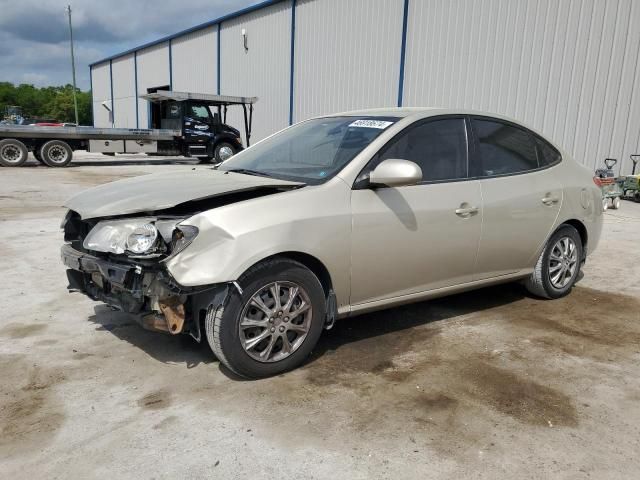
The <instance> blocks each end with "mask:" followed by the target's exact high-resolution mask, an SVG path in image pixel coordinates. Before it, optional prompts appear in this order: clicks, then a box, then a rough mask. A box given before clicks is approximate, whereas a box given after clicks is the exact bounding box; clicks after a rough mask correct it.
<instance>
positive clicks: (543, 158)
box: [536, 138, 562, 167]
mask: <svg viewBox="0 0 640 480" xmlns="http://www.w3.org/2000/svg"><path fill="white" fill-rule="evenodd" d="M536 144H537V145H538V162H540V166H541V167H548V166H549V165H555V164H556V163H558V162H560V160H562V156H561V155H560V152H559V151H558V150H556V149H555V148H553V147H552V146H551V145H550V144H549V142H545V141H544V140H542V139H541V138H536Z"/></svg>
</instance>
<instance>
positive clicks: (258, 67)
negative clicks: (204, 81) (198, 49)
mask: <svg viewBox="0 0 640 480" xmlns="http://www.w3.org/2000/svg"><path fill="white" fill-rule="evenodd" d="M243 29H244V30H245V32H246V34H247V46H248V50H246V51H245V48H244V42H243V39H242V30H243ZM220 46H221V55H220V62H221V66H220V73H221V78H220V88H221V90H220V93H222V94H223V95H240V96H248V97H258V98H259V100H258V102H257V103H256V104H255V105H254V116H253V119H254V120H253V132H252V141H253V142H256V141H258V140H261V139H262V138H264V137H266V136H268V135H270V134H272V133H274V132H276V131H278V130H280V129H282V128H284V127H286V126H287V125H288V124H289V83H290V58H291V51H290V47H291V2H282V3H279V4H276V5H273V6H270V7H267V8H264V9H261V10H258V11H256V12H252V13H249V14H247V15H243V16H241V17H239V18H235V19H233V20H230V21H227V22H224V23H223V24H222V29H221V30H220ZM227 122H228V123H229V124H231V125H233V126H235V127H236V128H238V129H239V130H240V131H243V129H244V120H243V116H242V110H241V109H240V108H237V107H230V108H229V111H228V117H227ZM243 139H244V134H243ZM244 140H245V141H246V139H244Z"/></svg>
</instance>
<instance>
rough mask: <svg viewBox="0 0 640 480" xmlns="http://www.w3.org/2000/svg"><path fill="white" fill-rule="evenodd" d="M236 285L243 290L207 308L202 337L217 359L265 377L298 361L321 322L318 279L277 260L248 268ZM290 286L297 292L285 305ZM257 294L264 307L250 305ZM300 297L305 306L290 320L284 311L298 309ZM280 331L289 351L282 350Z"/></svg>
mask: <svg viewBox="0 0 640 480" xmlns="http://www.w3.org/2000/svg"><path fill="white" fill-rule="evenodd" d="M275 282H278V283H277V285H278V287H277V288H278V291H279V295H278V297H280V301H281V305H282V308H280V309H277V308H274V307H277V305H274V303H275V301H274V298H275V297H274V296H273V295H271V293H270V291H269V286H273V284H274V283H275ZM238 283H239V285H240V286H241V288H242V292H243V293H242V294H240V293H239V291H238V290H237V289H235V288H234V289H232V290H231V291H230V293H229V297H228V298H227V302H226V304H225V305H224V306H220V307H219V308H218V309H217V310H210V311H209V312H208V314H207V316H206V319H205V332H206V334H207V340H208V341H209V345H210V346H211V349H212V350H213V353H214V354H215V355H216V357H217V358H218V360H220V362H221V363H223V364H224V365H225V366H226V367H227V368H228V369H229V370H231V371H232V372H234V373H235V374H237V375H239V376H241V377H245V378H264V377H270V376H272V375H277V374H280V373H283V372H286V371H288V370H291V369H293V368H295V367H298V366H299V365H300V364H302V363H303V362H304V361H305V359H306V358H307V357H308V356H309V354H310V353H311V351H312V350H313V348H314V347H315V345H316V343H317V342H318V339H319V338H320V334H321V333H322V329H323V326H324V321H325V314H326V300H325V295H324V290H323V288H322V285H321V284H320V281H319V280H318V278H317V277H316V276H315V275H314V274H313V273H312V272H311V271H310V270H309V269H307V268H306V267H305V266H304V265H302V264H300V263H298V262H295V261H292V260H288V259H283V258H280V259H278V258H276V259H272V260H267V261H265V262H262V263H260V264H258V265H256V266H254V267H252V268H250V269H249V270H248V271H247V272H246V273H245V274H243V275H242V277H241V278H240V280H239V281H238ZM295 286H297V287H298V289H299V290H298V291H297V294H296V296H294V302H293V305H292V306H291V308H290V309H288V308H287V301H288V300H289V299H290V297H289V295H290V293H291V291H292V289H293V288H294V287H295ZM261 294H263V295H261ZM256 296H258V297H259V298H260V299H261V300H262V302H263V303H262V307H266V309H263V308H256V307H254V304H253V303H252V300H253V299H254V298H255V297H256ZM303 300H304V301H305V303H306V304H307V305H310V308H309V309H307V310H306V311H304V312H302V313H300V314H299V315H296V316H294V317H292V318H289V317H288V316H287V312H288V311H292V310H293V311H295V310H296V309H298V308H300V307H302V305H303V304H302V301H303ZM278 311H279V312H280V314H279V315H278V313H277V312H278ZM267 312H269V315H267ZM241 318H242V319H243V320H245V321H244V322H243V324H244V325H243V326H241V322H240V320H241ZM294 322H295V323H294ZM294 327H295V328H294ZM302 331H306V333H302ZM285 335H286V338H287V344H288V345H289V346H290V353H289V352H286V351H285V348H284V346H285V345H284V336H285ZM260 338H261V339H262V340H259V339H260ZM274 338H275V339H274ZM251 340H253V342H251ZM250 343H253V345H252V346H249V344H250ZM245 347H246V348H245Z"/></svg>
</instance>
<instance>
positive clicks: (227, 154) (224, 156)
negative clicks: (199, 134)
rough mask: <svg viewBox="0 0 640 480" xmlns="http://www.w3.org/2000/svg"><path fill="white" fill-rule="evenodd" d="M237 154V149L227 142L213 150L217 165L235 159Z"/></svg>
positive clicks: (221, 143) (219, 144)
mask: <svg viewBox="0 0 640 480" xmlns="http://www.w3.org/2000/svg"><path fill="white" fill-rule="evenodd" d="M235 153H236V149H235V147H234V146H233V145H231V144H230V143H227V142H220V143H218V144H217V145H216V146H215V148H214V149H213V156H214V159H215V160H214V161H215V163H222V162H224V161H225V160H228V159H229V158H231V157H233V156H234V155H235Z"/></svg>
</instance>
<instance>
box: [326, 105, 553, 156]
mask: <svg viewBox="0 0 640 480" xmlns="http://www.w3.org/2000/svg"><path fill="white" fill-rule="evenodd" d="M435 115H479V116H483V117H492V118H496V119H500V120H506V121H507V122H512V123H515V124H516V125H521V126H523V127H525V128H527V129H529V130H531V131H532V132H534V133H536V134H537V135H539V136H541V137H542V138H545V139H546V137H545V136H544V135H543V134H542V133H541V132H540V131H538V130H537V129H535V128H533V127H532V126H530V125H527V124H526V123H524V122H522V121H521V120H518V119H515V118H512V117H508V116H506V115H501V114H499V113H492V112H485V111H481V110H470V109H464V108H445V107H384V108H371V109H363V110H352V111H347V112H340V113H334V114H332V115H328V116H331V117H340V116H342V117H344V116H349V117H364V116H367V117H400V118H406V117H416V119H418V118H421V117H425V116H435ZM547 140H548V139H547ZM551 143H553V142H551ZM554 145H555V144H554ZM555 146H556V148H559V146H558V145H555Z"/></svg>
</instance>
